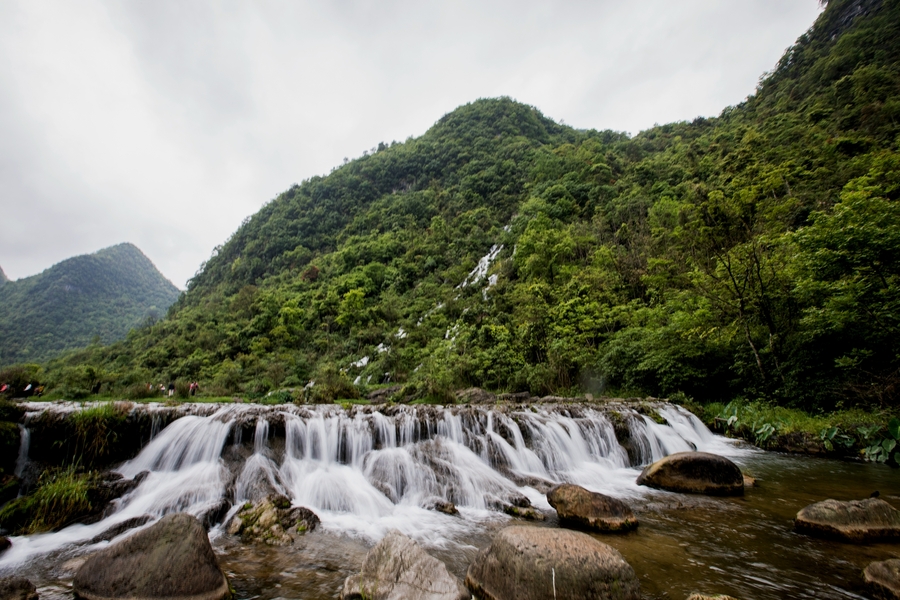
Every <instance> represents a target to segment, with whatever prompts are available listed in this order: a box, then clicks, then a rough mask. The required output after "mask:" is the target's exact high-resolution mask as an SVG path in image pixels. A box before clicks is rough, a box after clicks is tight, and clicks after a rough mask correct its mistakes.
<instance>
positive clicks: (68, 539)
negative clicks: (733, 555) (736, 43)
mask: <svg viewBox="0 0 900 600" xmlns="http://www.w3.org/2000/svg"><path fill="white" fill-rule="evenodd" d="M656 410H657V412H658V414H659V415H660V416H661V417H662V419H664V420H665V424H663V423H658V422H656V420H654V419H652V418H650V417H648V416H646V415H641V414H638V413H637V412H636V411H635V410H634V409H632V408H630V407H628V406H626V405H621V406H613V407H611V408H604V409H602V410H601V409H598V408H591V407H586V406H578V405H571V406H570V405H559V406H555V405H554V406H528V407H524V406H523V407H504V408H502V409H500V408H491V407H433V406H401V407H391V408H390V409H389V410H384V411H383V410H379V409H378V408H376V407H368V406H356V407H351V408H350V409H349V410H345V409H344V408H341V407H337V406H308V407H296V406H293V405H282V406H275V407H262V406H257V405H250V406H241V405H229V406H225V407H222V408H220V409H218V410H216V411H215V412H213V413H211V414H210V413H209V412H208V408H205V409H203V413H204V414H187V415H186V416H183V417H181V418H178V419H176V420H174V421H173V422H171V424H169V425H168V426H167V427H164V428H162V429H158V426H157V425H156V421H154V431H153V435H152V438H151V440H150V442H149V443H148V444H147V445H146V446H145V447H144V448H143V449H142V450H141V452H140V453H139V454H138V455H137V456H136V457H135V458H134V459H132V460H129V461H127V462H125V463H123V464H121V465H120V466H119V467H118V468H117V469H115V470H116V471H118V472H119V473H121V474H122V475H123V476H124V477H125V478H128V479H131V478H142V479H140V483H139V485H137V487H136V488H135V489H134V490H132V491H131V492H129V493H128V494H126V495H125V496H123V497H122V498H120V499H118V500H116V501H114V503H113V505H112V506H111V507H110V509H109V510H108V514H107V515H106V516H105V518H103V519H101V520H100V521H99V522H97V523H93V524H90V525H72V526H69V527H67V528H65V529H63V530H61V531H58V532H55V533H48V534H40V535H32V536H23V537H18V538H13V541H14V544H13V547H12V549H11V550H10V551H8V552H7V553H5V554H4V555H3V556H2V557H0V573H5V572H8V571H10V570H14V569H16V568H19V567H21V566H22V565H26V564H28V562H29V561H31V560H33V559H35V558H36V557H38V556H40V555H42V554H46V553H49V552H53V551H57V550H59V549H61V548H64V547H78V546H85V548H84V549H85V550H87V549H89V547H90V546H92V544H90V540H92V539H93V538H95V537H96V536H97V535H98V534H100V533H102V532H104V531H107V530H109V528H110V527H113V526H115V525H117V524H119V523H123V522H125V521H127V520H129V519H134V518H138V517H149V518H150V521H149V522H154V521H155V520H157V519H159V518H160V517H162V516H164V515H166V514H169V513H172V512H182V511H183V512H188V513H190V514H193V515H195V516H197V517H199V518H201V519H206V520H207V521H208V522H209V520H210V515H220V517H219V518H221V515H225V513H226V512H228V513H233V512H234V510H235V509H236V507H237V506H239V505H241V504H243V503H244V502H247V501H251V502H253V501H257V500H260V499H261V498H263V497H265V496H267V495H268V494H271V493H280V494H284V495H286V496H288V497H289V498H290V499H291V501H292V503H293V504H294V505H296V506H306V507H308V508H311V509H312V510H313V511H315V512H316V513H317V514H319V516H320V518H321V519H322V524H323V528H324V529H325V530H326V531H330V532H335V533H339V534H346V535H350V536H357V537H361V538H364V539H367V540H369V541H372V542H374V541H377V540H378V539H380V538H381V537H382V536H383V535H384V534H385V533H386V532H387V531H388V530H389V529H399V530H401V531H403V532H404V533H406V534H407V535H410V536H411V537H413V538H416V539H419V540H420V541H422V542H424V543H426V544H427V545H429V546H432V547H452V546H453V545H454V544H456V543H457V541H456V540H458V539H462V538H463V537H464V533H465V532H466V531H467V530H470V529H472V528H475V527H478V526H479V524H483V523H485V522H491V521H498V520H499V521H503V520H508V519H509V517H507V516H506V515H505V514H503V512H502V510H503V508H504V507H506V506H509V505H510V503H514V502H521V498H522V497H524V498H527V499H528V501H529V502H530V503H531V504H532V505H533V506H535V507H536V508H538V509H543V510H550V507H549V505H548V504H547V502H546V499H545V497H544V493H543V492H545V491H546V489H547V488H548V487H549V486H551V485H553V484H555V483H560V482H571V483H578V484H580V485H583V486H584V487H587V488H589V489H593V490H596V491H601V492H605V493H611V494H615V495H617V496H620V497H640V496H643V495H646V494H648V493H650V492H648V490H646V489H644V488H639V487H638V486H636V485H635V484H634V479H635V477H636V471H637V469H638V468H639V467H641V466H642V465H644V464H647V463H649V462H651V461H652V460H656V459H657V458H660V457H662V456H664V455H666V454H669V453H672V452H678V451H682V450H691V449H699V450H709V451H714V452H717V453H719V454H729V455H738V454H740V453H741V452H746V450H740V449H738V448H736V447H735V446H734V445H733V444H732V443H730V442H728V441H724V440H723V439H722V438H719V437H717V436H715V435H713V434H712V433H711V432H710V431H709V430H707V429H706V427H704V426H703V424H702V423H701V422H700V421H699V419H697V418H696V417H695V416H694V415H692V414H690V413H689V412H687V411H685V410H684V409H682V408H680V407H676V406H671V405H665V404H660V405H659V406H658V407H657V409H656ZM662 419H658V420H662ZM251 423H252V430H253V436H252V446H251V445H250V443H249V442H250V440H249V439H248V440H247V443H246V444H244V443H243V440H244V439H245V437H246V438H249V435H247V434H245V433H244V429H245V428H248V427H251ZM617 428H618V430H619V437H624V438H627V444H628V445H629V446H630V450H629V449H626V448H625V447H624V446H623V445H622V443H620V440H619V439H618V438H617V431H616V429H617ZM276 432H277V435H276ZM26 433H27V430H23V436H22V439H23V447H25V446H26V444H27V435H26ZM25 454H26V455H27V447H26V448H25ZM438 501H444V502H451V503H453V504H454V505H456V507H457V508H458V510H459V511H460V513H461V514H462V515H463V517H464V518H462V519H460V518H455V517H452V516H448V515H446V514H443V513H440V512H437V511H434V510H430V508H432V507H433V506H434V505H435V503H436V502H438ZM229 506H232V507H235V508H233V509H232V510H231V511H228V510H227V509H228V507H229ZM213 518H215V517H213ZM100 543H101V544H105V543H107V542H105V541H104V542H100Z"/></svg>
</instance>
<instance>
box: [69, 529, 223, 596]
mask: <svg viewBox="0 0 900 600" xmlns="http://www.w3.org/2000/svg"><path fill="white" fill-rule="evenodd" d="M73 587H74V590H75V597H76V598H84V599H85V600H111V599H118V598H122V599H125V598H127V599H129V600H143V599H150V598H190V599H191V600H222V599H223V598H229V597H230V596H231V593H230V591H229V588H228V580H227V579H226V578H225V574H224V573H223V572H222V569H221V568H219V563H218V561H217V560H216V555H215V553H213V549H212V546H210V544H209V538H208V537H207V535H206V531H204V530H203V526H202V525H201V524H200V522H199V521H198V520H197V519H196V518H194V517H192V516H191V515H189V514H186V513H178V514H172V515H167V516H165V517H163V518H162V519H160V521H159V522H158V523H156V524H155V525H152V526H151V527H148V528H147V529H144V530H143V531H139V532H137V533H135V534H134V535H132V536H131V537H128V538H126V539H124V540H122V541H120V542H117V543H115V544H113V545H112V546H109V547H108V548H105V549H103V550H100V551H99V552H95V553H94V554H91V555H90V556H89V557H88V559H87V560H86V561H85V562H84V564H83V565H81V568H79V569H78V572H77V573H76V574H75V580H74V582H73Z"/></svg>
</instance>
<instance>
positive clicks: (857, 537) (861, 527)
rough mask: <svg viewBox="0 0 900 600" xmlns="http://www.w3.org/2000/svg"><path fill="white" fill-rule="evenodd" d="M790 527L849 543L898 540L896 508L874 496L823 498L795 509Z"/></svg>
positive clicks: (899, 518)
mask: <svg viewBox="0 0 900 600" xmlns="http://www.w3.org/2000/svg"><path fill="white" fill-rule="evenodd" d="M794 529H795V530H797V531H798V532H800V533H805V534H808V535H812V536H816V537H825V538H831V539H837V540H841V541H844V542H853V543H866V542H877V541H892V540H900V511H898V510H896V509H895V508H894V507H893V506H891V505H890V504H888V503H887V502H885V501H884V500H880V499H878V498H866V499H865V500H850V501H847V502H842V501H840V500H831V499H829V500H823V501H822V502H816V503H815V504H810V505H809V506H807V507H806V508H804V509H802V510H801V511H800V512H798V513H797V518H796V519H795V520H794Z"/></svg>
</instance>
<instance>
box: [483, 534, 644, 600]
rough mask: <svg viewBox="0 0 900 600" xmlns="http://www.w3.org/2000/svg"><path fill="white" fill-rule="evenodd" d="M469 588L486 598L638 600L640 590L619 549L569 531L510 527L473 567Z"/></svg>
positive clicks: (629, 566) (496, 539) (509, 599)
mask: <svg viewBox="0 0 900 600" xmlns="http://www.w3.org/2000/svg"><path fill="white" fill-rule="evenodd" d="M466 585H467V586H468V587H469V589H470V590H472V592H474V593H475V594H476V596H479V597H481V598H484V599H485V600H544V599H545V598H578V599H579V600H600V599H603V600H638V598H640V586H639V584H638V581H637V578H636V577H635V574H634V569H632V568H631V565H629V564H628V563H627V562H625V559H624V558H622V555H621V554H619V553H618V551H616V550H615V549H614V548H612V547H610V546H607V545H606V544H603V543H601V542H599V541H597V540H595V539H594V538H592V537H591V536H589V535H587V534H585V533H581V532H578V531H571V530H568V529H550V528H547V527H523V526H517V527H507V528H506V529H502V530H500V532H499V533H497V535H496V536H494V540H493V541H492V542H491V544H490V546H488V547H487V548H484V549H482V550H481V551H480V552H479V553H478V555H477V556H476V557H475V560H474V561H473V562H472V564H471V565H470V566H469V571H468V573H467V574H466Z"/></svg>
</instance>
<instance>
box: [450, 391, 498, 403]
mask: <svg viewBox="0 0 900 600" xmlns="http://www.w3.org/2000/svg"><path fill="white" fill-rule="evenodd" d="M496 401H497V396H496V395H494V394H492V393H490V392H487V391H485V390H483V389H481V388H468V389H465V390H459V391H458V392H456V402H457V403H458V404H493V403H495V402H496Z"/></svg>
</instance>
